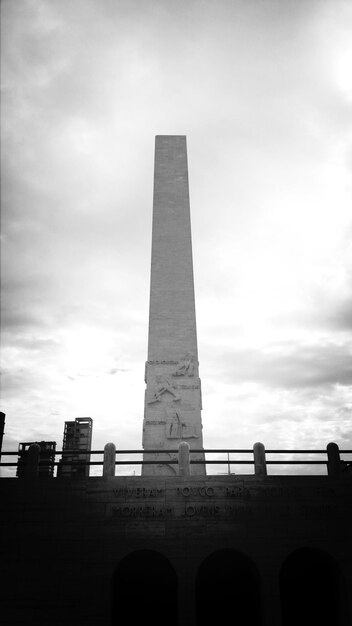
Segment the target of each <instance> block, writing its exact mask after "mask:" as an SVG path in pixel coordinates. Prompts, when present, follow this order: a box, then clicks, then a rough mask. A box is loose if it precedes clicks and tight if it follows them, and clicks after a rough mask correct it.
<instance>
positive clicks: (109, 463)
mask: <svg viewBox="0 0 352 626" xmlns="http://www.w3.org/2000/svg"><path fill="white" fill-rule="evenodd" d="M115 460H116V446H115V444H114V443H107V444H106V446H105V447H104V464H103V477H104V478H107V477H108V476H115Z"/></svg>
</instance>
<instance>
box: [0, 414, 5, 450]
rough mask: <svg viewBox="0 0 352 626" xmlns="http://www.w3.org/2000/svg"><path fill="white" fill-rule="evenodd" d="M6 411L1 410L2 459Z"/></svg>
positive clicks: (0, 440)
mask: <svg viewBox="0 0 352 626" xmlns="http://www.w3.org/2000/svg"><path fill="white" fill-rule="evenodd" d="M5 415H6V414H5V413H3V412H2V411H0V459H1V450H2V440H3V437H4V430H5Z"/></svg>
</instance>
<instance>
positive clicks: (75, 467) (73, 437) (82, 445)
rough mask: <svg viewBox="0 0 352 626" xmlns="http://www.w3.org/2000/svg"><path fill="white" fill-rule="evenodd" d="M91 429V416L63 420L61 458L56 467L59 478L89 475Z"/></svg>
mask: <svg viewBox="0 0 352 626" xmlns="http://www.w3.org/2000/svg"><path fill="white" fill-rule="evenodd" d="M92 429H93V420H92V418H91V417H76V419H75V420H73V421H69V422H65V429H64V438H63V443H62V459H61V461H60V463H59V465H58V468H57V475H58V477H59V478H71V477H73V476H89V465H88V463H89V461H90V450H91V444H92Z"/></svg>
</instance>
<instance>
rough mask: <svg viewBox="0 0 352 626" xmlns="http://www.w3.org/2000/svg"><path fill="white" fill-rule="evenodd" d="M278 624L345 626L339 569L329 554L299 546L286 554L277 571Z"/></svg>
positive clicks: (346, 621) (345, 613) (343, 598)
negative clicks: (278, 592)
mask: <svg viewBox="0 0 352 626" xmlns="http://www.w3.org/2000/svg"><path fill="white" fill-rule="evenodd" d="M280 598H281V613H282V626H297V624H299V626H312V624H319V626H331V625H332V624H334V626H345V625H346V626H347V624H349V621H348V617H347V612H348V609H347V603H346V597H345V594H344V584H343V580H342V576H341V573H340V571H339V568H338V567H337V564H336V563H335V561H334V560H333V559H332V557H330V555H329V554H327V553H325V552H323V551H321V550H316V549H313V548H301V549H299V550H296V551H295V552H293V553H292V554H290V555H289V556H288V557H287V559H286V560H285V562H284V564H283V566H282V568H281V572H280Z"/></svg>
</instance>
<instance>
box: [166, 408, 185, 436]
mask: <svg viewBox="0 0 352 626" xmlns="http://www.w3.org/2000/svg"><path fill="white" fill-rule="evenodd" d="M183 426H185V424H183V423H182V421H181V416H180V412H179V411H177V410H176V409H174V410H172V409H171V410H169V411H167V422H166V437H167V439H182V430H183Z"/></svg>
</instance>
